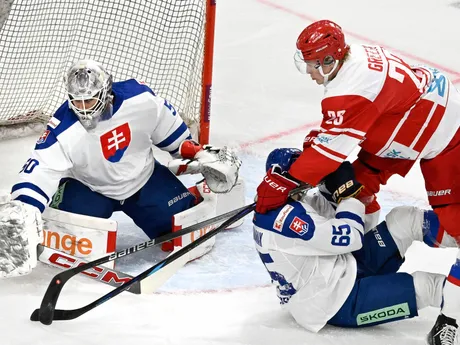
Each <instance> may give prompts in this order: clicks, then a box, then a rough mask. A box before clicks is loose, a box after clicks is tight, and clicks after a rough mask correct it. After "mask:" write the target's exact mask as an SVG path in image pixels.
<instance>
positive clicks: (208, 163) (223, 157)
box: [168, 140, 241, 193]
mask: <svg viewBox="0 0 460 345" xmlns="http://www.w3.org/2000/svg"><path fill="white" fill-rule="evenodd" d="M179 152H180V155H181V156H182V157H183V158H184V159H173V160H172V161H170V162H169V163H168V168H169V170H171V171H172V172H173V173H174V174H175V175H177V176H178V175H183V174H197V173H201V174H203V176H204V178H205V179H206V183H207V185H208V187H209V189H211V191H213V192H214V193H228V192H229V191H231V190H232V188H233V187H234V186H235V184H236V182H237V180H238V172H239V169H240V166H241V160H240V159H239V158H238V157H237V156H236V154H235V153H234V152H233V151H232V150H231V149H229V148H228V147H225V146H224V147H222V148H219V147H214V146H211V145H204V146H201V145H200V144H198V143H196V142H194V141H192V140H185V141H184V142H183V143H182V144H181V146H180V149H179Z"/></svg>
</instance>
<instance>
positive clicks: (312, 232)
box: [253, 194, 364, 332]
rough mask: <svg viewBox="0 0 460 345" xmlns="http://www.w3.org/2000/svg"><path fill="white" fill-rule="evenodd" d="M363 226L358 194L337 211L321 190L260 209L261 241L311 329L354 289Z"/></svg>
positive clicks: (274, 273) (284, 300)
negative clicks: (269, 207) (273, 207)
mask: <svg viewBox="0 0 460 345" xmlns="http://www.w3.org/2000/svg"><path fill="white" fill-rule="evenodd" d="M363 228H364V204H362V203H361V202H359V201H358V200H356V199H353V198H351V199H346V200H344V201H342V202H341V203H340V204H339V206H338V207H337V210H336V211H334V209H333V208H332V206H331V205H330V204H329V203H328V202H327V201H326V199H325V198H324V197H323V196H321V195H319V194H318V195H314V196H307V197H306V198H304V199H303V200H302V202H298V201H290V202H289V203H288V204H286V205H285V206H284V207H282V208H278V209H276V210H273V211H270V212H268V213H266V214H258V213H257V214H256V215H255V217H254V229H253V231H254V241H255V246H256V249H257V251H258V252H259V255H260V258H261V259H262V261H263V263H264V264H265V266H266V268H267V270H268V272H269V274H270V277H271V279H272V283H273V284H275V285H276V288H277V293H278V297H279V299H280V303H281V305H282V306H283V307H284V308H286V309H287V310H288V311H289V312H290V313H291V315H292V316H293V317H294V318H295V319H296V321H297V322H298V323H299V324H300V325H302V326H303V327H305V328H306V329H308V330H310V331H313V332H318V331H319V330H320V329H321V328H323V327H324V325H325V324H326V322H327V321H328V320H330V319H331V318H332V317H333V316H334V315H335V314H336V313H337V311H338V310H339V309H340V307H341V306H342V305H343V303H344V302H345V300H346V299H347V297H348V295H349V294H350V292H351V290H352V288H353V285H354V283H355V280H356V272H357V266H356V260H355V258H354V257H353V255H352V254H351V252H352V251H355V250H358V249H360V248H361V246H362V237H363V231H364V229H363Z"/></svg>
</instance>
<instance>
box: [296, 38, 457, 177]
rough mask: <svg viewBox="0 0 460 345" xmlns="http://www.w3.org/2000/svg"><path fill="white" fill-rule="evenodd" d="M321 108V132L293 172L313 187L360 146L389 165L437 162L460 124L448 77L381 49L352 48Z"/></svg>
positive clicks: (370, 47) (454, 94) (455, 92)
mask: <svg viewBox="0 0 460 345" xmlns="http://www.w3.org/2000/svg"><path fill="white" fill-rule="evenodd" d="M321 106H322V113H323V121H322V124H321V130H320V131H321V132H320V134H319V135H318V136H317V138H316V139H315V140H314V142H313V144H312V145H311V147H309V148H306V149H305V150H304V152H303V153H302V155H301V156H300V157H299V159H298V160H297V161H296V162H295V163H294V164H293V165H292V166H291V169H290V171H289V172H290V174H291V175H292V176H294V177H296V178H297V179H299V180H302V181H305V182H308V183H310V184H312V185H316V184H318V182H319V181H320V180H321V179H322V178H324V177H325V176H326V175H327V174H329V173H331V172H332V171H334V170H335V169H336V168H337V167H338V166H339V165H340V163H342V162H343V161H344V160H345V159H346V158H347V157H348V156H349V155H350V154H351V153H352V151H353V150H354V149H355V148H356V147H357V146H358V145H360V146H361V147H362V149H363V150H365V151H367V152H369V153H371V154H374V155H376V156H378V157H382V158H393V159H409V160H416V159H419V158H426V159H429V158H434V157H436V155H437V154H439V153H440V152H441V151H442V150H443V149H444V148H445V147H446V146H447V145H448V143H449V141H450V140H451V139H452V138H453V136H454V134H455V133H456V131H457V129H458V127H459V124H460V94H459V92H458V91H457V90H456V89H455V87H453V85H452V83H451V82H450V81H449V80H448V78H447V77H446V76H445V75H444V74H443V73H441V72H440V71H438V70H436V69H433V68H429V67H424V66H417V67H414V66H412V67H411V66H409V65H408V64H407V63H406V62H404V61H403V60H402V59H400V58H399V57H397V56H395V55H393V54H391V53H390V52H388V51H387V50H385V49H383V48H381V47H379V46H371V45H351V47H350V54H349V56H348V57H347V58H346V60H345V61H344V63H343V65H342V67H341V69H340V70H339V72H338V73H337V75H336V77H335V78H334V79H333V80H332V81H330V82H329V83H328V84H327V85H326V87H325V90H324V98H323V100H322V102H321Z"/></svg>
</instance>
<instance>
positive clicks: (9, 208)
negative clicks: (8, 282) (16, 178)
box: [0, 200, 43, 278]
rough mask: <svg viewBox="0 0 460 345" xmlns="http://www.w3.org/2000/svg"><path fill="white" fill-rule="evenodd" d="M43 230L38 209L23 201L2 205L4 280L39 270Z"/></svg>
mask: <svg viewBox="0 0 460 345" xmlns="http://www.w3.org/2000/svg"><path fill="white" fill-rule="evenodd" d="M42 230H43V229H42V220H41V213H40V211H39V210H38V209H37V208H36V207H34V206H31V205H28V204H25V203H23V202H21V201H19V200H13V201H8V202H6V203H4V204H1V205H0V277H3V278H8V277H15V276H19V275H24V274H28V273H30V272H31V271H32V269H33V268H35V267H36V266H37V245H38V244H39V243H40V241H41V239H42V236H43V233H42Z"/></svg>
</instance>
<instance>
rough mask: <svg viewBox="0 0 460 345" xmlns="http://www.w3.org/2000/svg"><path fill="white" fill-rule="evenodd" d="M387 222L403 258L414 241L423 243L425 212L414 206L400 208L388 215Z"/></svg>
mask: <svg viewBox="0 0 460 345" xmlns="http://www.w3.org/2000/svg"><path fill="white" fill-rule="evenodd" d="M385 221H386V223H387V227H388V230H389V231H390V234H391V236H392V237H393V240H394V241H395V243H396V245H397V246H398V249H399V252H400V254H401V257H404V255H405V254H406V251H407V249H408V248H409V247H410V245H411V244H412V242H413V241H423V232H422V225H423V210H421V209H419V208H417V207H413V206H398V207H395V208H394V209H392V210H391V211H390V212H389V213H388V214H387V216H386V217H385Z"/></svg>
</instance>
